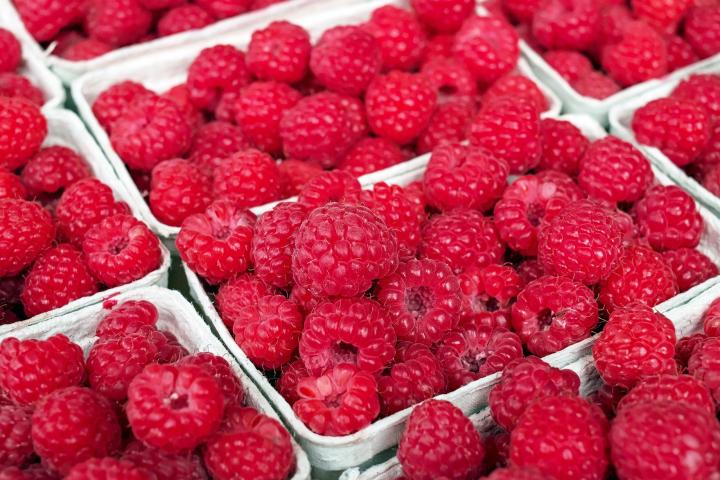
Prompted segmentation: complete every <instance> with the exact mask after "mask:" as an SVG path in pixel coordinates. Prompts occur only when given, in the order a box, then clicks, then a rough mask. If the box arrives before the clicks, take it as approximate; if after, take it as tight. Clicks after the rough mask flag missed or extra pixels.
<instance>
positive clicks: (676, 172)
mask: <svg viewBox="0 0 720 480" xmlns="http://www.w3.org/2000/svg"><path fill="white" fill-rule="evenodd" d="M696 73H713V74H716V75H720V56H717V58H716V59H715V61H714V62H711V63H708V64H706V65H704V66H703V67H702V68H698V69H695V70H692V71H690V72H685V74H684V75H680V76H676V77H673V78H668V79H666V80H665V81H664V82H661V83H659V84H658V85H656V86H655V87H654V88H653V89H651V90H649V91H647V92H645V93H644V94H642V95H640V96H638V97H637V98H633V99H632V100H630V101H628V102H626V103H624V104H623V105H620V106H617V107H615V108H613V109H612V110H611V111H610V131H611V133H612V134H613V135H617V136H618V137H620V138H622V139H624V140H627V141H629V142H632V143H633V144H635V145H636V146H637V147H638V148H639V149H640V150H642V151H643V153H645V155H646V156H647V157H648V158H649V159H650V160H651V161H652V162H653V164H654V165H655V166H656V167H657V168H658V169H660V170H662V171H663V173H665V174H666V175H667V176H668V177H670V178H671V179H672V180H673V181H674V182H675V183H677V184H678V185H680V186H681V187H682V188H684V189H685V190H687V191H688V193H690V194H691V195H692V196H693V197H695V198H696V199H697V200H698V201H700V202H701V203H702V204H704V205H705V206H706V207H708V208H709V209H711V210H712V211H713V212H715V213H716V214H718V215H720V198H718V197H716V196H715V195H714V194H712V193H710V192H709V191H708V190H707V189H706V188H705V187H703V186H702V185H701V184H700V182H698V181H697V180H695V179H694V178H692V177H691V176H690V175H688V174H687V173H685V171H683V169H682V168H680V167H678V166H677V165H675V163H673V161H672V160H670V159H669V158H668V157H667V156H666V155H665V154H664V153H663V152H662V151H661V150H660V149H659V148H655V147H651V146H649V145H643V144H641V143H640V142H638V140H637V138H635V133H634V132H633V130H632V119H633V116H634V115H635V111H637V110H638V109H639V108H641V107H643V106H645V105H647V104H648V103H649V102H651V101H652V100H657V99H658V98H664V97H667V96H668V95H670V93H671V92H672V91H673V90H674V89H675V87H677V85H678V84H679V83H680V81H681V80H684V79H685V78H687V77H689V76H690V75H692V74H696Z"/></svg>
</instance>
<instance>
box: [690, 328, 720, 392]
mask: <svg viewBox="0 0 720 480" xmlns="http://www.w3.org/2000/svg"><path fill="white" fill-rule="evenodd" d="M718 365H720V338H718V337H710V338H706V339H704V340H702V341H700V342H698V343H697V346H696V347H695V348H694V349H693V350H692V353H691V354H690V358H689V359H688V373H689V374H690V375H692V376H693V377H695V378H697V379H698V380H700V381H701V382H703V383H704V384H705V385H706V386H707V387H708V388H709V389H710V391H711V392H712V396H713V398H714V399H715V403H716V404H718V403H720V378H718V375H717V371H718Z"/></svg>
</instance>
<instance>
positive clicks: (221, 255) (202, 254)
mask: <svg viewBox="0 0 720 480" xmlns="http://www.w3.org/2000/svg"><path fill="white" fill-rule="evenodd" d="M254 225H255V215H254V214H253V213H252V212H250V211H248V210H245V209H243V208H240V207H238V206H237V205H236V204H234V203H232V202H230V201H227V200H221V201H217V202H214V203H212V204H211V205H210V206H209V207H208V208H207V210H205V212H204V213H196V214H195V215H190V216H189V217H187V218H186V219H185V221H184V222H183V224H182V227H181V228H180V233H179V234H178V236H177V239H176V241H175V243H176V245H177V249H178V252H179V253H180V257H181V258H182V259H183V261H184V262H185V263H187V264H188V266H189V267H190V268H191V269H192V270H193V271H194V272H196V273H197V274H198V275H200V276H201V277H203V278H204V279H205V280H207V281H208V282H210V283H220V282H221V281H223V280H227V279H229V278H231V277H232V276H233V275H235V274H237V273H242V272H244V271H245V270H247V268H248V264H249V263H250V245H251V242H252V235H253V227H254Z"/></svg>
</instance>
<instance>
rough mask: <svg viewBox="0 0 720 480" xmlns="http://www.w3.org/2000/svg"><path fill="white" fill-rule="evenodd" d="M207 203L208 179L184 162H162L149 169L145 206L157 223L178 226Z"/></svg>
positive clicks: (202, 208)
mask: <svg viewBox="0 0 720 480" xmlns="http://www.w3.org/2000/svg"><path fill="white" fill-rule="evenodd" d="M211 200H212V192H211V189H210V184H209V179H208V178H207V177H206V176H205V175H204V174H203V172H202V170H200V168H198V167H196V166H195V165H193V164H192V163H190V162H188V161H187V160H182V159H174V160H165V161H163V162H160V163H159V164H158V165H156V166H155V168H153V171H152V183H151V186H150V197H149V203H150V209H151V210H152V212H153V215H155V217H156V218H157V219H158V220H160V221H161V222H163V223H166V224H168V225H174V226H179V225H181V224H182V222H183V220H185V219H186V218H187V217H188V216H190V215H192V214H194V213H199V212H203V211H204V210H205V209H206V208H207V206H208V205H209V204H210V202H211Z"/></svg>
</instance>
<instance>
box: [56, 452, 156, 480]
mask: <svg viewBox="0 0 720 480" xmlns="http://www.w3.org/2000/svg"><path fill="white" fill-rule="evenodd" d="M150 475H151V473H150V471H149V470H145V469H141V468H138V467H136V466H135V465H133V464H132V463H130V462H127V461H125V460H117V459H115V458H112V457H105V458H91V459H89V460H85V461H84V462H82V463H78V464H77V465H75V466H74V467H72V469H70V471H69V472H68V474H67V476H66V477H65V478H66V479H67V480H146V479H147V478H149V476H150Z"/></svg>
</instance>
